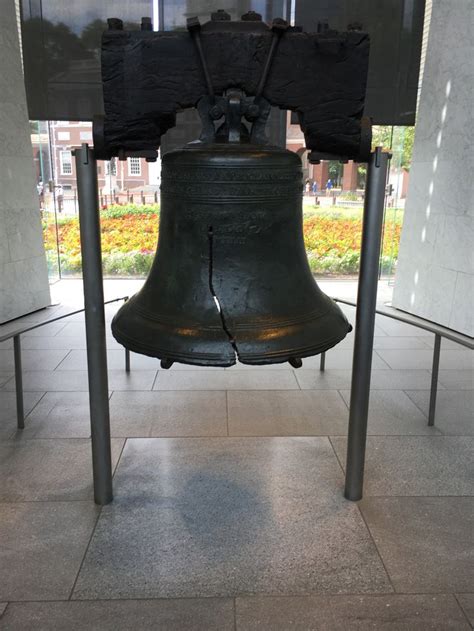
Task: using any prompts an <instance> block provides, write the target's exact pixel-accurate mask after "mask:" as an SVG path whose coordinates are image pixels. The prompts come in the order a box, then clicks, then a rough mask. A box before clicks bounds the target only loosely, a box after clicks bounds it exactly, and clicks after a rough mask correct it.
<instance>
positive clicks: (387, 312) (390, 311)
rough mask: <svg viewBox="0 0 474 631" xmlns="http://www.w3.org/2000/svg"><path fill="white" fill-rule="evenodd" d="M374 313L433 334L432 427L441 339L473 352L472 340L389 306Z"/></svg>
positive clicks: (346, 302)
mask: <svg viewBox="0 0 474 631" xmlns="http://www.w3.org/2000/svg"><path fill="white" fill-rule="evenodd" d="M333 300H334V301H335V302H340V303H341V304H344V305H349V306H350V307H357V303H355V302H352V301H350V300H345V299H344V298H333ZM375 313H376V314H377V315H382V316H385V317H387V318H391V319H392V320H397V321H398V322H403V323H404V324H409V325H410V326H414V327H416V328H418V329H423V330H424V331H429V332H430V333H433V334H434V336H435V340H434V348H433V362H432V366H431V387H430V405H429V411H428V425H429V426H433V425H434V421H435V414H436V397H437V394H438V380H439V359H440V354H441V340H442V338H443V337H445V338H446V339H447V340H451V341H453V342H456V343H457V344H459V345H460V346H465V347H466V348H469V349H471V350H473V349H474V338H472V337H469V336H468V335H464V334H463V333H458V332H456V331H452V330H451V329H448V328H446V327H444V326H441V325H440V324H436V323H435V322H430V321H429V320H424V319H423V318H419V317H418V316H414V315H411V314H409V313H404V312H401V311H398V309H394V308H393V307H390V306H386V307H384V308H383V309H376V310H375ZM325 368H326V353H321V357H320V364H319V369H320V371H324V370H325Z"/></svg>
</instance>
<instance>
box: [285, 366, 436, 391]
mask: <svg viewBox="0 0 474 631" xmlns="http://www.w3.org/2000/svg"><path fill="white" fill-rule="evenodd" d="M295 375H296V378H297V380H298V383H299V385H300V388H301V389H302V390H349V389H350V387H351V378H352V370H325V371H324V372H321V371H320V370H305V369H304V368H301V369H299V370H295ZM430 384H431V375H430V373H429V371H428V370H373V371H372V381H371V387H372V390H405V389H407V388H408V389H412V390H426V389H428V388H429V387H430Z"/></svg>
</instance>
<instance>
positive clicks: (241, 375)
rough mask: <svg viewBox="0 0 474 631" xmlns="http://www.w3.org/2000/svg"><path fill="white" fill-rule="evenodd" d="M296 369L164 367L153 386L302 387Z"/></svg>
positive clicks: (171, 387)
mask: <svg viewBox="0 0 474 631" xmlns="http://www.w3.org/2000/svg"><path fill="white" fill-rule="evenodd" d="M298 389H299V387H298V383H297V381H296V378H295V375H294V373H293V371H292V370H265V369H264V368H262V369H261V370H260V371H258V370H256V371H246V370H235V371H232V370H223V371H217V370H213V371H208V372H200V371H199V370H189V371H184V370H183V371H176V372H169V371H166V370H160V371H159V373H158V377H157V379H156V381H155V385H154V386H153V390H298Z"/></svg>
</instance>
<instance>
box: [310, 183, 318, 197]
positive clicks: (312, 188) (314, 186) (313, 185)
mask: <svg viewBox="0 0 474 631" xmlns="http://www.w3.org/2000/svg"><path fill="white" fill-rule="evenodd" d="M311 190H312V191H313V195H316V193H317V192H318V183H317V182H316V181H314V182H313V184H312V186H311Z"/></svg>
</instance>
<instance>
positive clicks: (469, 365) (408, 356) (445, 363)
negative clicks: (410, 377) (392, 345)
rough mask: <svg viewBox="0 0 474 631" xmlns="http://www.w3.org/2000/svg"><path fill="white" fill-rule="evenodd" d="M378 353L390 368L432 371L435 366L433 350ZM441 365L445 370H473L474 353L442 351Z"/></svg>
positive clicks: (385, 351)
mask: <svg viewBox="0 0 474 631" xmlns="http://www.w3.org/2000/svg"><path fill="white" fill-rule="evenodd" d="M377 352H378V353H379V355H380V357H381V358H382V359H383V360H385V361H386V362H387V364H388V365H389V366H390V368H395V369H400V370H403V369H415V370H420V369H427V370H430V369H431V366H432V365H433V351H431V350H425V351H423V350H380V351H377ZM439 365H440V368H442V369H445V370H446V369H447V370H452V369H462V370H472V369H473V368H474V352H473V351H470V350H451V349H447V350H444V351H443V350H441V355H440V360H439Z"/></svg>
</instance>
